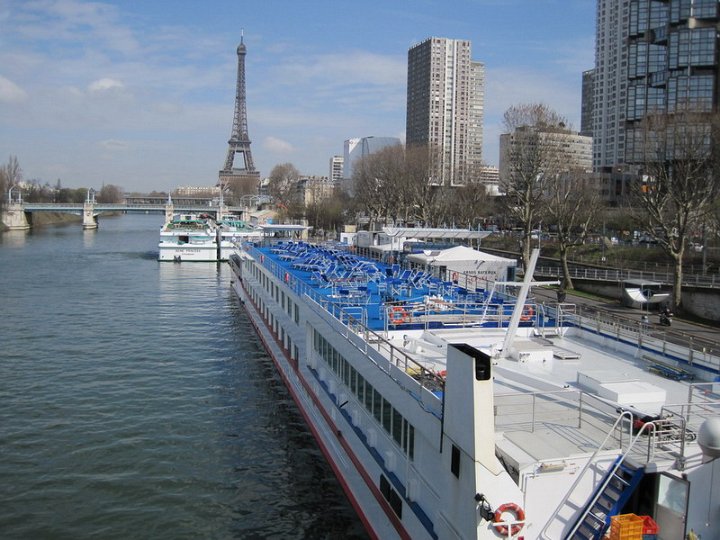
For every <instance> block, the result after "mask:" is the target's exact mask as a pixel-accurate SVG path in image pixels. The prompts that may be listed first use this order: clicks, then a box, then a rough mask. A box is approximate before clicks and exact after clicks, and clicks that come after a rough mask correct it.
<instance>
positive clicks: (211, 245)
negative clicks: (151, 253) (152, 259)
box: [158, 214, 219, 262]
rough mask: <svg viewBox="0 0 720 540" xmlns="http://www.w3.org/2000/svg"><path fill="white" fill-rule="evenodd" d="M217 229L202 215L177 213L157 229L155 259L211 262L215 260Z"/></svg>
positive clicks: (216, 258) (217, 254) (216, 256)
mask: <svg viewBox="0 0 720 540" xmlns="http://www.w3.org/2000/svg"><path fill="white" fill-rule="evenodd" d="M217 231H218V229H217V225H216V223H215V221H214V220H213V219H212V218H211V217H209V216H206V215H199V214H177V215H175V216H173V219H172V220H170V221H169V222H167V223H166V224H165V225H164V226H163V227H162V229H160V243H159V244H158V251H159V253H158V260H159V261H170V262H185V261H193V262H199V261H203V262H207V261H210V262H214V261H217V260H218V256H219V249H218V232H217Z"/></svg>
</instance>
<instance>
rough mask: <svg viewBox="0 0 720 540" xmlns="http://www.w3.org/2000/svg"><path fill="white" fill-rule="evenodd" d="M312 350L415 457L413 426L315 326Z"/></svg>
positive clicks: (409, 454) (411, 455) (405, 451)
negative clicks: (313, 349)
mask: <svg viewBox="0 0 720 540" xmlns="http://www.w3.org/2000/svg"><path fill="white" fill-rule="evenodd" d="M313 347H314V348H315V351H316V352H317V353H318V354H319V355H320V357H322V359H323V360H324V361H325V362H326V363H327V365H328V367H330V369H332V370H333V372H335V374H336V375H337V376H338V378H339V379H340V380H341V381H342V382H343V383H344V384H345V386H346V387H347V388H348V389H349V390H350V391H351V392H352V393H353V394H354V395H355V396H356V397H357V399H358V401H359V402H360V403H362V404H363V405H364V406H365V408H366V409H367V410H368V412H369V413H370V414H372V415H373V417H374V418H375V420H377V421H378V423H379V424H380V425H381V426H382V427H383V429H385V431H387V432H388V434H389V435H390V436H391V437H392V438H393V439H394V440H395V442H396V443H397V444H398V446H400V448H402V449H403V452H404V453H405V454H407V455H408V457H409V458H410V459H414V457H415V428H414V427H413V425H412V424H410V422H408V421H407V419H405V418H403V416H402V415H401V414H400V413H399V412H398V410H397V409H395V408H394V407H393V406H392V405H390V402H389V401H388V400H387V399H385V398H384V397H383V396H382V395H381V394H380V392H378V391H377V390H376V389H375V388H374V387H373V386H372V385H371V384H370V383H369V382H368V381H366V380H365V378H364V377H363V376H362V375H360V373H358V372H357V370H356V369H355V368H354V367H353V366H351V365H350V363H349V362H348V361H347V360H345V358H343V356H342V355H341V354H340V353H339V352H338V351H337V350H336V349H335V348H334V347H333V346H332V345H331V344H330V343H329V342H328V341H327V340H326V339H325V338H324V337H323V336H322V335H321V334H320V333H319V332H318V331H317V330H315V329H313Z"/></svg>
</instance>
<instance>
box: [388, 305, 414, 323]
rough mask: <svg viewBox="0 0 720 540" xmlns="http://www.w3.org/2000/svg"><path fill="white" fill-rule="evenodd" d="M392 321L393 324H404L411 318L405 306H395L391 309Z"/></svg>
mask: <svg viewBox="0 0 720 540" xmlns="http://www.w3.org/2000/svg"><path fill="white" fill-rule="evenodd" d="M389 317H390V322H391V323H392V324H395V325H397V324H403V323H406V322H408V321H409V320H410V315H409V314H408V312H407V310H406V309H405V308H404V307H401V306H393V307H392V308H391V309H390V314H389Z"/></svg>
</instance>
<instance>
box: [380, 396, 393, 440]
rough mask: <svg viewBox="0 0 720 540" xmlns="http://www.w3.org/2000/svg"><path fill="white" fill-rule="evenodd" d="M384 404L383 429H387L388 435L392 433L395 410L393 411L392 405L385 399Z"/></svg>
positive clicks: (383, 399)
mask: <svg viewBox="0 0 720 540" xmlns="http://www.w3.org/2000/svg"><path fill="white" fill-rule="evenodd" d="M382 404H383V411H382V415H383V416H382V418H383V420H382V424H383V427H384V428H385V431H387V432H388V433H392V412H393V409H392V407H391V406H390V403H389V402H388V400H387V399H385V398H382Z"/></svg>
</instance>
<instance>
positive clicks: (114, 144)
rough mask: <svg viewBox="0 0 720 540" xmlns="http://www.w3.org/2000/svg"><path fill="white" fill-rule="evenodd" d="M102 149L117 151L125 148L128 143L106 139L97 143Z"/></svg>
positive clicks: (127, 146)
mask: <svg viewBox="0 0 720 540" xmlns="http://www.w3.org/2000/svg"><path fill="white" fill-rule="evenodd" d="M98 144H99V145H100V147H101V148H102V149H103V150H108V151H110V152H118V151H125V150H127V149H128V148H129V147H130V145H129V144H128V143H127V142H125V141H118V140H115V139H107V140H104V141H100V142H99V143H98Z"/></svg>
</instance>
